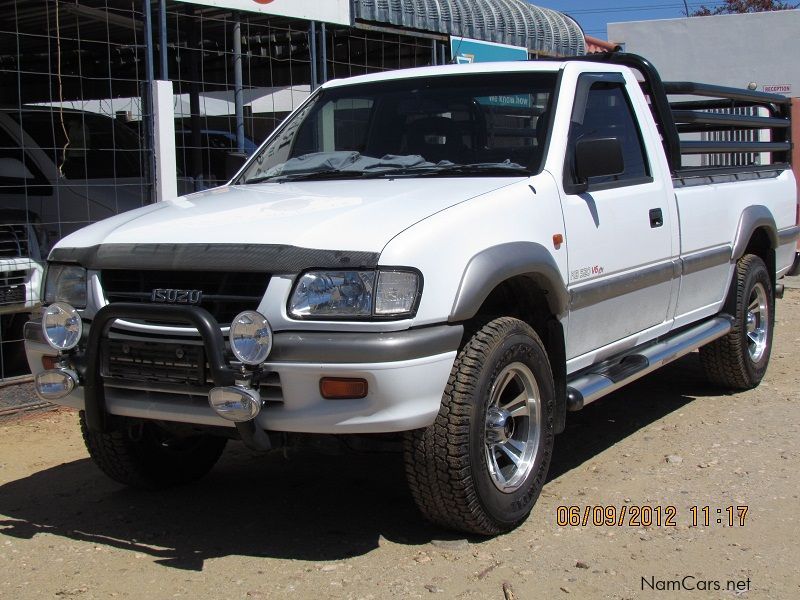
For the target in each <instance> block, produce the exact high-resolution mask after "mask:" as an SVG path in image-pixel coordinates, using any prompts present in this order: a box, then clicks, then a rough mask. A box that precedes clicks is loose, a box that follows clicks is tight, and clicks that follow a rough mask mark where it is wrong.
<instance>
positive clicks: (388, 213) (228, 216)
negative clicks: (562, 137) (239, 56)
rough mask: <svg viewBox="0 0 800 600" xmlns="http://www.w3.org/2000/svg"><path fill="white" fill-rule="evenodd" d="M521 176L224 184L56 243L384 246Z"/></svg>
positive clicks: (378, 248) (79, 245) (376, 249)
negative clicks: (415, 227)
mask: <svg viewBox="0 0 800 600" xmlns="http://www.w3.org/2000/svg"><path fill="white" fill-rule="evenodd" d="M519 180H520V178H519V177H499V178H495V177H486V178H441V179H434V178H430V179H411V178H409V179H394V180H391V179H376V180H368V181H363V180H362V181H352V180H342V181H306V182H293V183H264V184H257V185H246V186H244V185H242V186H238V185H237V186H224V187H220V188H215V189H213V190H208V191H205V192H199V193H197V194H192V195H189V196H184V197H181V198H177V199H175V200H170V201H166V202H162V203H159V204H154V205H150V206H146V207H144V208H142V209H137V210H132V211H130V212H127V213H123V214H120V215H117V216H115V217H112V218H110V219H106V220H105V221H101V222H100V223H96V224H94V225H90V226H89V227H86V228H84V229H82V230H80V231H78V232H76V233H74V234H72V235H70V236H68V237H67V238H65V239H63V240H62V241H61V242H60V243H59V244H58V245H57V247H58V248H83V247H89V246H97V245H101V244H142V243H146V244H190V243H191V244H196V243H204V244H285V245H290V246H300V247H305V248H320V249H329V250H354V251H365V252H376V253H378V252H380V251H381V250H382V249H383V247H384V246H385V245H386V244H387V243H388V242H389V240H391V239H392V238H393V237H394V236H395V235H397V234H398V233H400V232H401V231H403V230H404V229H407V228H408V227H410V226H412V225H414V224H415V223H417V222H419V221H421V220H423V219H425V218H427V217H429V216H431V215H433V214H435V213H437V212H439V211H441V210H444V209H446V208H448V207H450V206H453V205H454V204H458V203H459V202H463V201H465V200H469V199H470V198H474V197H476V196H480V195H482V194H485V193H487V192H491V191H493V190H497V189H499V188H501V187H505V186H508V185H511V184H513V183H515V182H517V181H519Z"/></svg>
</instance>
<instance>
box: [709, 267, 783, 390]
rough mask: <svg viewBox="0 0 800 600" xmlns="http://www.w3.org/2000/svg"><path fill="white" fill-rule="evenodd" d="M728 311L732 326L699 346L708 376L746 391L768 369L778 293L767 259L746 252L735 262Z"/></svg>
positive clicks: (720, 382)
mask: <svg viewBox="0 0 800 600" xmlns="http://www.w3.org/2000/svg"><path fill="white" fill-rule="evenodd" d="M733 285H734V286H735V287H734V290H733V293H735V298H734V297H733V296H732V297H731V300H730V301H729V306H727V307H726V310H727V311H729V314H731V315H732V316H733V318H734V324H733V328H732V329H731V330H730V332H729V333H728V334H727V335H725V336H724V337H721V338H720V339H718V340H716V341H714V342H711V343H710V344H708V345H706V346H703V347H702V348H700V360H701V362H702V364H703V367H704V368H705V371H706V375H707V376H708V379H709V380H710V381H711V382H712V383H715V384H717V385H720V386H723V387H727V388H732V389H738V390H747V389H751V388H754V387H756V386H757V385H758V384H759V383H761V380H762V379H763V377H764V375H765V374H766V372H767V366H768V364H769V357H770V353H771V352H772V333H773V329H774V325H775V295H774V291H773V288H772V280H771V279H770V276H769V271H768V270H767V267H766V265H765V264H764V261H763V260H761V258H759V257H758V256H756V255H754V254H746V255H744V256H743V257H742V258H740V259H739V261H738V262H737V264H736V274H735V277H734V281H733Z"/></svg>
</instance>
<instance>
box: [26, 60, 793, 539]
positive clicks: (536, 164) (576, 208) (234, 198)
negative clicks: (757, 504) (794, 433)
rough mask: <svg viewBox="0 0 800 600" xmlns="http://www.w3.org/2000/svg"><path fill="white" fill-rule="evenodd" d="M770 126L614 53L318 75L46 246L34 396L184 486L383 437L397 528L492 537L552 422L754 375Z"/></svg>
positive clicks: (139, 474) (774, 115)
mask: <svg viewBox="0 0 800 600" xmlns="http://www.w3.org/2000/svg"><path fill="white" fill-rule="evenodd" d="M637 72H638V75H637ZM640 79H641V81H640ZM691 96H695V99H691V98H690V97H691ZM697 96H700V97H702V98H701V99H698V98H697ZM670 97H672V98H673V99H674V98H678V99H679V101H673V102H672V103H670V101H669V100H670ZM681 98H682V99H681ZM734 130H735V131H745V132H748V133H749V134H750V135H749V137H748V136H742V135H738V134H737V135H733V134H731V135H728V134H727V133H726V132H731V131H734ZM788 133H789V112H788V104H787V100H786V99H785V98H783V97H781V96H776V95H769V94H763V93H756V92H749V91H746V90H735V89H730V88H721V87H716V86H709V85H701V84H694V83H685V82H683V83H664V82H662V81H661V80H660V78H659V77H658V74H657V73H656V71H655V70H654V69H653V68H652V66H651V65H650V64H649V63H648V62H647V61H646V60H644V59H641V58H640V57H636V56H633V55H625V54H610V55H601V56H591V57H583V58H581V59H574V60H562V61H541V62H527V63H508V64H488V65H487V64H484V65H478V64H475V65H453V66H444V67H432V68H423V69H410V70H405V71H396V72H391V73H381V74H378V75H369V76H361V77H354V78H352V79H347V80H338V81H332V82H329V83H327V84H326V85H324V86H322V87H321V88H320V89H319V90H317V91H316V92H315V93H314V94H312V96H311V97H310V98H309V99H308V101H307V102H305V103H304V104H303V105H302V106H301V107H299V108H298V109H297V110H296V111H295V112H294V113H292V114H291V115H290V116H289V117H288V118H287V119H286V121H285V122H284V123H283V124H282V125H281V126H280V127H278V129H277V130H276V131H275V132H274V133H273V134H272V135H271V136H270V137H269V138H268V139H267V140H266V141H265V142H264V144H263V145H262V146H261V148H260V149H259V150H258V152H256V154H255V155H254V156H253V158H251V159H250V160H249V161H248V162H247V164H246V165H244V167H243V168H242V169H241V171H240V172H239V173H238V174H237V175H236V176H235V177H234V178H233V179H232V181H231V182H230V183H229V184H227V185H225V186H222V187H220V188H216V189H213V190H209V191H206V192H202V193H198V194H193V195H190V196H185V197H181V198H178V199H177V200H174V201H169V202H163V203H159V204H154V205H151V206H147V207H145V208H141V209H137V210H134V211H131V212H127V213H124V214H120V215H118V216H116V217H112V218H110V219H107V220H105V221H102V222H100V223H97V224H94V225H91V226H89V227H87V228H85V229H83V230H81V231H78V232H77V233H75V234H72V235H70V236H69V237H67V238H66V239H63V240H62V241H61V242H59V243H58V245H57V246H56V247H55V248H54V249H53V251H52V252H51V254H50V256H49V259H48V267H47V274H46V286H45V289H44V294H43V297H44V307H43V309H42V311H41V314H39V315H38V316H37V318H36V319H35V320H34V321H31V322H29V323H28V324H27V326H26V330H25V337H26V348H27V356H28V359H29V362H30V366H31V369H32V371H33V373H34V374H35V375H36V380H35V381H36V383H35V385H36V389H37V391H38V393H39V394H40V396H41V397H42V398H45V399H50V400H53V401H55V402H58V403H61V404H64V405H67V406H72V407H75V408H77V409H80V411H81V412H80V421H81V427H82V430H83V434H84V438H85V441H86V445H87V447H88V449H89V452H90V454H91V456H92V458H93V459H94V460H95V462H96V463H97V464H98V465H99V467H100V468H101V469H102V470H103V471H105V472H106V473H107V474H108V475H109V476H111V477H112V478H114V479H116V480H117V481H120V482H122V483H124V484H128V485H133V486H142V487H160V486H165V485H170V484H175V483H181V482H186V481H189V480H193V479H196V478H198V477H200V476H202V475H203V474H205V473H206V472H208V470H210V469H211V467H212V466H213V464H214V463H215V461H216V460H217V459H218V457H219V456H220V453H221V452H222V450H223V447H224V445H225V442H226V440H227V439H241V440H243V441H244V442H245V443H246V444H248V445H249V446H251V447H254V448H258V449H262V450H266V449H270V448H276V447H279V446H280V445H281V444H289V443H293V441H294V440H297V439H298V438H300V437H302V436H305V435H309V434H334V435H342V436H344V435H364V434H370V436H371V437H372V438H374V437H375V435H374V434H383V436H386V437H392V438H394V439H398V438H402V439H403V447H404V455H405V460H406V465H407V466H406V473H407V477H408V482H409V484H410V487H411V490H412V493H413V496H414V498H415V500H416V502H417V504H418V506H419V508H420V510H421V512H422V513H423V515H424V516H425V517H427V518H428V519H430V520H432V521H434V522H436V523H438V524H441V525H444V526H447V527H451V528H455V529H459V530H464V531H469V532H475V533H479V534H496V533H500V532H503V531H508V530H510V529H512V528H513V527H515V526H517V525H518V524H520V523H521V522H522V521H523V520H524V519H525V518H526V517H527V515H528V514H529V512H530V510H531V508H532V506H533V504H534V502H535V501H536V499H537V497H538V495H539V493H540V491H541V489H542V486H543V484H544V481H545V478H546V475H547V471H548V467H549V464H550V459H551V454H552V450H553V441H554V436H555V435H556V434H557V433H559V432H561V431H562V430H563V429H564V423H565V419H566V413H567V411H570V410H579V409H581V408H582V407H583V406H584V405H585V404H587V403H589V402H592V401H593V400H596V399H597V398H600V397H602V396H604V395H605V394H608V393H610V392H612V391H613V390H616V389H618V388H619V387H621V386H623V385H625V384H627V383H629V382H631V381H633V380H635V379H637V378H639V377H642V376H643V375H645V374H647V373H649V372H651V371H653V370H654V369H657V368H659V367H661V366H662V365H664V364H666V363H668V362H670V361H672V360H674V359H676V358H678V357H680V356H683V355H685V354H687V353H689V352H691V351H693V350H695V349H698V348H699V349H700V358H701V360H702V362H703V365H704V366H705V368H706V371H707V373H708V376H709V378H710V379H711V380H712V381H713V382H715V383H718V384H720V385H723V386H726V387H730V388H736V389H746V388H751V387H754V386H756V385H758V383H759V382H760V381H761V379H762V377H763V376H764V373H765V371H766V369H767V363H768V361H769V357H770V349H771V345H772V339H773V325H774V318H775V298H776V296H780V293H781V291H782V289H783V286H782V285H781V284H780V282H779V280H780V278H781V277H782V276H783V275H785V274H786V273H787V272H789V271H790V269H791V268H792V265H793V263H794V261H795V254H796V240H797V238H798V232H800V228H799V227H798V222H797V192H796V187H795V179H794V177H793V175H792V171H791V170H790V167H789V165H788V162H789V156H790V149H791V144H790V142H789V141H788V140H789V136H788ZM726 139H728V140H738V141H725V140H726ZM747 139H750V140H751V141H741V140H747ZM692 162H694V166H688V165H690V164H692ZM725 165H729V166H725ZM301 434H302V436H301Z"/></svg>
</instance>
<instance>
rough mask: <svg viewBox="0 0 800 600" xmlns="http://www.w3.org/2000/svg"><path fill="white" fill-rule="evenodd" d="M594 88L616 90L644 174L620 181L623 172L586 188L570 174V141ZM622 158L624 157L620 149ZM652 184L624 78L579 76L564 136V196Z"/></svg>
mask: <svg viewBox="0 0 800 600" xmlns="http://www.w3.org/2000/svg"><path fill="white" fill-rule="evenodd" d="M598 86H609V88H616V89H619V90H620V92H621V96H622V98H623V100H624V105H623V106H625V107H627V110H628V114H629V116H630V118H631V120H632V122H633V127H634V130H635V133H636V140H637V141H638V143H639V148H640V150H641V155H642V162H643V166H644V171H645V174H644V175H635V176H631V177H624V175H625V171H623V172H622V173H621V174H620V177H621V178H620V179H616V180H613V181H601V182H597V181H595V182H592V181H591V180H590V181H589V182H588V187H586V186H582V185H581V183H580V182H579V181H578V180H577V177H576V176H575V172H574V158H575V146H576V142H577V141H578V140H577V139H575V138H574V128H575V127H576V126H579V125H581V124H583V123H584V122H585V116H586V110H587V106H588V104H589V95H590V94H591V93H592V91H593V90H594V89H596V88H597V87H598ZM598 137H608V136H598ZM617 139H619V138H617ZM619 141H620V144H621V145H622V144H623V143H624V141H623V140H622V139H619ZM623 156H625V151H624V147H623ZM653 181H655V179H654V178H653V167H652V162H651V161H650V154H649V152H648V151H647V144H646V143H645V139H644V136H643V135H642V128H641V125H640V123H639V119H638V118H637V113H636V110H635V109H634V106H633V103H632V102H631V98H630V94H629V93H628V88H627V84H626V81H625V78H624V77H623V76H622V74H621V73H582V74H581V75H580V76H579V77H578V83H577V86H576V91H575V101H574V104H573V108H572V115H571V117H570V127H569V132H568V134H567V149H566V156H565V159H564V167H563V187H564V191H565V192H566V193H567V194H570V195H575V194H581V193H591V192H600V191H603V190H612V189H617V188H623V187H632V186H636V185H646V184H648V183H653Z"/></svg>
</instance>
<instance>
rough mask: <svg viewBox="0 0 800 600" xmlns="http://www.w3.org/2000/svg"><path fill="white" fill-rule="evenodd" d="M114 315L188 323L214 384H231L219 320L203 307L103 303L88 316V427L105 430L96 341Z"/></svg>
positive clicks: (229, 369)
mask: <svg viewBox="0 0 800 600" xmlns="http://www.w3.org/2000/svg"><path fill="white" fill-rule="evenodd" d="M117 319H146V320H152V321H167V322H174V323H189V324H191V325H193V326H194V327H196V328H197V331H198V332H199V333H200V336H201V337H202V338H203V345H204V346H205V351H206V361H207V362H208V367H209V371H210V372H211V376H212V378H213V380H214V383H215V384H216V385H217V386H220V387H222V386H228V385H233V383H234V376H235V373H236V371H234V369H233V368H231V366H230V365H229V364H228V362H227V361H226V360H225V354H224V352H225V339H224V338H223V336H222V330H221V329H220V326H219V324H218V323H217V321H216V320H215V319H214V317H213V316H211V313H209V312H208V311H207V310H205V309H204V308H200V307H199V306H160V305H155V304H133V303H124V302H120V303H115V304H109V305H107V306H104V307H103V308H101V309H100V310H99V311H97V314H96V315H95V316H94V319H93V320H92V325H91V327H90V329H89V337H88V340H87V342H86V344H87V345H86V365H87V369H86V376H85V382H84V389H83V393H84V403H85V408H84V410H85V411H86V425H87V426H88V428H89V430H90V431H96V432H98V433H102V432H105V431H106V429H107V427H106V421H107V419H106V406H105V404H106V402H105V389H104V386H103V379H102V376H101V375H100V366H101V363H102V361H101V359H100V358H101V357H100V341H101V340H102V339H103V338H104V337H105V336H106V335H107V333H108V329H109V328H110V327H111V325H113V323H114V321H116V320H117Z"/></svg>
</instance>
